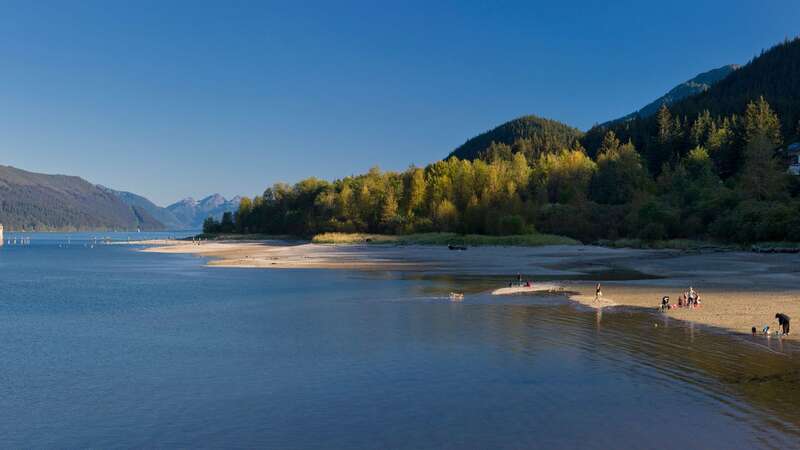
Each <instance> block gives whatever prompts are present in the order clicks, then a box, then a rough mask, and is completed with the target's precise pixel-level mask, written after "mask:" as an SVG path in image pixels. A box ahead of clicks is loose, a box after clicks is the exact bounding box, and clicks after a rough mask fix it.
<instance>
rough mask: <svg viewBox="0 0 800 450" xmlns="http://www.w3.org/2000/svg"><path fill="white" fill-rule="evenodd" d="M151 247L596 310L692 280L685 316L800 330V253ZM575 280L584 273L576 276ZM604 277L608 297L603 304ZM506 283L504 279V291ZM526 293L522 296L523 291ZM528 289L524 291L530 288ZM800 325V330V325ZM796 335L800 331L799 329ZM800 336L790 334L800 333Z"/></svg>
mask: <svg viewBox="0 0 800 450" xmlns="http://www.w3.org/2000/svg"><path fill="white" fill-rule="evenodd" d="M138 244H143V245H148V246H149V247H147V248H145V249H144V250H143V251H146V252H157V253H184V254H194V255H198V256H201V257H205V258H209V262H208V265H210V266H219V267H243V268H245V267H246V268H268V269H347V270H382V271H385V270H399V271H420V272H425V273H449V274H459V275H470V274H474V275H476V276H477V275H499V276H508V277H509V279H511V278H513V277H515V276H516V274H522V275H523V276H529V277H536V279H537V280H539V282H538V283H534V285H535V286H536V285H542V283H541V282H542V281H544V282H545V283H550V282H551V281H550V279H551V280H552V283H553V285H557V286H560V287H563V289H564V290H565V291H566V292H568V293H569V295H570V298H572V299H573V300H575V301H576V302H579V303H581V304H583V305H586V306H588V307H593V308H603V307H613V306H623V307H624V306H628V307H642V308H648V309H653V310H655V309H656V308H657V306H658V304H659V301H660V299H661V297H662V296H663V295H669V296H670V297H671V299H672V301H673V303H674V302H676V301H677V298H678V296H679V295H680V293H682V292H683V291H684V290H686V289H688V287H689V286H694V288H695V289H696V290H697V291H698V292H699V293H700V297H701V300H702V306H701V307H700V308H697V309H687V308H680V309H674V310H670V311H669V312H667V313H665V314H669V315H670V316H672V317H675V318H677V319H682V320H687V321H692V322H696V323H700V324H705V325H712V326H715V327H720V328H725V329H728V330H731V331H735V332H739V333H750V328H751V327H753V326H755V327H756V328H757V329H759V330H760V329H761V328H762V327H763V326H764V325H770V326H771V327H772V328H773V329H776V328H777V322H776V321H775V319H774V316H775V313H776V312H783V313H786V314H788V315H789V316H791V317H795V318H797V324H795V326H796V327H800V270H799V269H798V267H800V255H797V254H760V253H748V252H710V253H697V252H679V251H672V250H638V249H609V248H603V247H595V246H546V247H533V248H530V247H474V248H470V249H469V250H468V251H466V252H453V251H449V250H448V249H447V248H446V247H433V246H382V245H319V244H309V243H286V242H277V241H274V242H273V241H230V242H203V243H200V244H197V243H192V242H187V241H158V242H147V241H142V242H139V243H138ZM575 278H578V280H576V279H575ZM595 280H601V283H602V290H603V296H602V297H601V298H600V299H599V300H598V301H595V295H594V294H595V292H594V291H595V284H596V282H597V281H595ZM504 287H505V286H503V285H499V286H498V289H501V288H504ZM515 294H517V295H519V293H515ZM523 295H524V293H523ZM799 329H800V328H799ZM797 333H800V331H798V332H797ZM796 336H797V335H796V334H792V335H791V336H790V338H791V339H796Z"/></svg>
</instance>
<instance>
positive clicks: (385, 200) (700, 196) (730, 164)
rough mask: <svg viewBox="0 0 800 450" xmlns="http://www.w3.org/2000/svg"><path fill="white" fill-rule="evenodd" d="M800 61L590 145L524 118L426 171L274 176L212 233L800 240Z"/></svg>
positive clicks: (787, 60)
mask: <svg viewBox="0 0 800 450" xmlns="http://www.w3.org/2000/svg"><path fill="white" fill-rule="evenodd" d="M798 64H800V41H798V40H793V41H790V42H785V43H783V44H780V45H778V46H776V47H775V48H773V49H771V50H769V51H767V52H765V53H764V54H762V55H761V56H760V57H758V58H756V59H754V60H753V61H751V62H750V63H749V64H748V65H746V66H744V67H742V68H741V69H739V70H736V71H734V72H733V73H731V74H730V75H729V76H728V77H727V78H725V79H724V80H723V81H721V82H719V83H718V84H716V85H714V86H713V87H711V88H710V89H708V90H707V91H705V92H703V93H701V94H698V95H697V96H694V97H689V98H686V99H684V100H682V101H679V102H677V103H676V104H675V105H674V109H673V108H672V107H667V106H666V105H663V106H662V107H661V108H660V110H659V112H658V113H657V114H656V115H655V116H654V117H652V118H638V119H635V120H633V121H629V122H625V123H619V124H614V125H611V126H608V127H598V128H594V129H592V130H591V131H590V132H589V133H588V134H587V135H586V136H585V137H584V138H583V142H584V143H585V145H586V149H584V148H583V147H582V146H581V145H580V144H579V143H578V142H577V139H578V137H579V136H580V134H579V132H577V130H575V131H574V132H573V131H570V129H569V128H568V127H565V126H563V125H560V124H557V122H548V121H543V120H542V119H538V118H533V117H531V118H523V119H520V120H517V121H512V122H509V123H508V124H505V125H502V126H501V127H498V128H497V129H495V130H493V131H491V132H489V133H485V134H483V135H480V136H478V137H476V138H473V139H471V140H470V141H467V143H466V144H465V145H464V146H462V147H460V148H459V149H458V150H457V151H456V152H454V153H453V155H452V157H450V158H449V159H447V160H445V161H438V162H435V163H433V164H430V165H428V166H427V167H425V168H416V167H411V168H409V169H408V170H406V171H404V172H401V173H396V172H381V171H380V170H378V169H373V170H371V171H370V172H369V173H367V174H364V175H359V176H353V177H347V178H344V179H341V180H336V181H334V182H332V183H331V182H327V181H322V180H318V179H315V178H310V179H307V180H304V181H301V182H299V183H297V184H295V185H294V186H289V185H285V184H276V185H274V186H273V187H271V188H269V189H267V190H266V191H265V192H264V194H263V195H259V196H256V197H255V198H254V199H252V200H251V199H249V198H244V199H242V202H241V206H240V208H239V210H238V212H237V213H236V214H235V215H233V214H230V215H226V216H225V217H224V218H223V220H222V222H221V223H219V222H216V221H207V223H206V227H205V228H206V230H207V231H211V232H216V231H227V232H232V231H239V232H263V233H273V234H287V233H288V234H296V235H310V234H314V233H319V232H324V231H365V232H382V233H411V232H419V231H455V232H460V233H486V234H519V233H526V232H531V231H534V230H538V231H543V232H548V233H555V234H563V235H567V236H570V237H574V238H577V239H581V240H583V241H585V242H592V241H596V240H599V239H617V238H622V237H630V238H640V239H644V240H662V239H669V238H692V239H715V240H720V241H731V242H738V243H748V242H758V241H782V240H788V241H800V215H799V214H798V211H800V200H798V193H800V183H798V177H796V176H790V175H788V174H787V161H786V159H785V156H786V155H785V154H784V153H783V152H782V151H781V149H782V146H783V144H784V143H786V142H789V141H793V140H794V139H796V137H797V133H798V130H797V128H796V125H797V119H798V111H799V109H800V95H799V94H800V89H798V83H800V81H799V80H800V67H799V66H798ZM772 102H774V103H775V104H776V105H778V108H773V106H772V104H771V103H772ZM543 124H545V125H543ZM537 133H538V134H537ZM526 139H527V140H528V144H523V143H519V141H521V140H526ZM492 142H494V144H493V143H492ZM509 142H511V144H509ZM459 157H463V158H466V159H461V158H459Z"/></svg>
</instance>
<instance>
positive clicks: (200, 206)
mask: <svg viewBox="0 0 800 450" xmlns="http://www.w3.org/2000/svg"><path fill="white" fill-rule="evenodd" d="M239 200H240V197H234V198H232V199H230V200H228V199H226V198H225V197H223V196H221V195H219V194H212V195H209V196H208V197H205V198H203V199H201V200H200V201H197V200H195V199H193V198H191V197H188V198H185V199H183V200H181V201H178V202H175V203H173V204H171V205H169V206H167V208H166V209H167V211H168V212H169V213H170V214H172V215H173V216H174V217H175V218H176V219H177V220H178V221H179V222H180V223H181V224H182V227H183V228H187V229H190V228H191V229H196V228H200V227H201V226H203V221H204V220H205V219H207V218H209V217H211V218H214V219H217V220H220V219H221V218H222V215H223V214H224V213H226V212H233V211H236V209H237V208H239Z"/></svg>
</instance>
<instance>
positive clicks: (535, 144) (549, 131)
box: [448, 116, 582, 160]
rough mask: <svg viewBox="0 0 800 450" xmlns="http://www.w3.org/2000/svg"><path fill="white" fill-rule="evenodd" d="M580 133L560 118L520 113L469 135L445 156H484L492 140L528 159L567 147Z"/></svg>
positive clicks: (577, 138) (472, 157)
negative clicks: (522, 114) (475, 134)
mask: <svg viewBox="0 0 800 450" xmlns="http://www.w3.org/2000/svg"><path fill="white" fill-rule="evenodd" d="M581 136H582V133H581V131H580V130H578V129H577V128H573V127H571V126H569V125H566V124H563V123H561V122H558V121H555V120H550V119H544V118H542V117H537V116H524V117H520V118H517V119H514V120H511V121H509V122H506V123H504V124H502V125H500V126H498V127H496V128H494V129H492V130H490V131H487V132H485V133H482V134H479V135H477V136H475V137H473V138H472V139H469V140H468V141H467V142H465V143H464V144H462V145H461V146H459V147H458V148H456V149H455V150H453V151H452V152H451V153H450V155H449V156H448V158H449V157H451V156H455V157H458V158H460V159H470V160H472V159H476V158H481V157H486V156H488V155H487V154H486V153H487V150H488V149H489V147H490V146H491V145H492V143H495V144H504V145H505V146H508V147H511V148H510V149H509V150H511V151H512V152H514V153H516V152H518V151H521V152H523V153H525V154H526V155H525V156H527V157H528V158H529V159H530V158H535V157H537V156H538V154H539V153H548V152H555V151H558V150H561V149H562V148H570V147H572V146H573V145H574V144H575V143H576V142H577V141H578V140H579V139H580V138H581ZM495 148H498V147H497V146H495ZM499 148H504V147H503V146H500V147H499Z"/></svg>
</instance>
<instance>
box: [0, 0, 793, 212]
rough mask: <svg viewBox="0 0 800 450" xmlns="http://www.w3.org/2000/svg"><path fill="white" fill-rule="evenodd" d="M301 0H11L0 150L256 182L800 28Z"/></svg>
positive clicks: (543, 104)
mask: <svg viewBox="0 0 800 450" xmlns="http://www.w3.org/2000/svg"><path fill="white" fill-rule="evenodd" d="M290 3H301V2H281V3H269V2H237V1H228V2H217V3H205V2H199V1H196V2H177V1H155V2H145V1H141V2H110V1H97V2H92V1H80V2H65V1H53V2H28V1H25V2H18V3H14V2H5V1H4V2H0V59H1V60H2V61H3V63H2V65H1V66H0V155H2V157H1V158H0V164H6V165H13V166H16V167H20V168H23V169H27V170H32V171H39V172H47V173H64V174H71V175H79V176H82V177H84V178H86V179H88V180H90V181H92V182H94V183H99V184H104V185H107V186H110V187H113V188H115V189H121V190H129V191H132V192H136V193H139V194H142V195H145V196H147V197H149V198H151V199H152V200H154V201H155V202H156V203H159V204H162V205H164V204H167V203H171V202H173V201H176V200H178V199H180V198H182V197H185V196H195V197H201V196H204V195H207V194H210V193H213V192H219V193H221V194H223V195H226V196H233V195H235V194H247V195H253V194H256V193H260V192H262V191H263V189H264V188H265V187H267V186H268V185H270V184H272V183H274V182H277V181H286V182H295V181H297V180H299V179H301V178H304V177H307V176H317V177H322V178H328V179H333V178H338V177H342V176H346V175H350V174H354V173H360V172H363V171H366V170H367V169H368V168H369V167H370V166H373V165H378V166H380V167H381V168H384V169H391V170H401V169H404V168H405V167H407V166H408V165H409V164H412V163H413V164H417V165H425V164H427V163H429V162H431V161H434V160H436V159H439V158H441V157H444V156H445V155H447V153H448V152H449V151H450V150H452V149H453V148H454V147H456V146H458V145H459V144H461V143H463V142H464V141H465V140H466V139H467V138H469V137H471V136H473V135H475V134H478V133H480V132H482V131H485V130H487V129H490V128H492V127H494V126H496V125H498V124H500V123H502V122H504V121H506V120H509V119H512V118H514V117H517V116H520V115H525V114H537V115H540V116H544V117H549V118H554V119H558V120H562V121H565V122H567V123H569V124H571V125H574V126H577V127H579V128H582V129H586V128H588V127H590V126H591V125H592V124H593V123H595V122H600V121H604V120H607V119H611V118H614V117H617V116H620V115H623V114H626V113H628V112H631V111H633V110H635V109H637V108H639V107H640V106H643V105H644V104H646V103H648V102H649V101H651V100H653V99H654V98H656V97H658V96H659V95H661V94H663V93H664V92H665V91H666V90H668V89H669V88H671V87H672V86H674V85H675V84H677V83H679V82H682V81H684V80H686V79H688V78H691V77H692V76H694V75H695V74H697V73H699V72H702V71H706V70H708V69H711V68H715V67H718V66H721V65H724V64H729V63H745V62H747V61H748V60H749V59H751V58H752V57H753V56H755V55H757V54H758V53H759V52H760V51H761V50H762V49H765V48H768V47H770V46H771V45H773V44H775V43H777V42H779V41H781V40H783V39H784V38H785V37H791V36H793V35H795V34H797V33H798V30H800V28H798V23H800V2H796V1H778V0H769V1H763V0H762V1H752V2H745V1H742V2H733V1H730V0H728V1H707V2H699V1H696V0H695V1H691V2H683V1H670V2H665V1H662V2H644V1H631V2H624V1H618V2H588V1H586V2H577V1H569V0H561V1H557V2H552V1H551V2H545V3H541V4H538V3H536V2H519V3H517V2H498V3H497V4H492V2H466V1H461V2H419V3H416V2H415V3H412V2H362V3H354V2H344V1H336V2H325V3H317V4H313V3H312V2H302V3H303V5H295V4H290ZM656 5H657V6H656Z"/></svg>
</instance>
